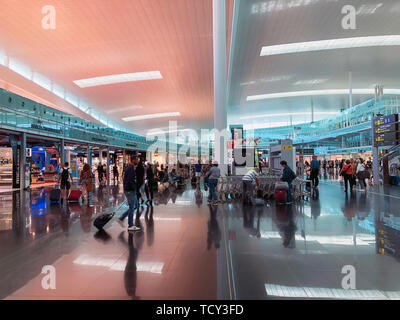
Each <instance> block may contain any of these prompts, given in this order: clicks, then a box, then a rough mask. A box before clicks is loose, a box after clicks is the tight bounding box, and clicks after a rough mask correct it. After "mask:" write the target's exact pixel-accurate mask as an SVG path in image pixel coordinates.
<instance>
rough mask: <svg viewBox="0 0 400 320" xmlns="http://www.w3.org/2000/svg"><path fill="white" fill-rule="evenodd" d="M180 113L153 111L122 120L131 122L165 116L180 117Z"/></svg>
mask: <svg viewBox="0 0 400 320" xmlns="http://www.w3.org/2000/svg"><path fill="white" fill-rule="evenodd" d="M180 115H181V114H180V113H179V112H167V113H153V114H144V115H141V116H133V117H126V118H122V120H123V121H126V122H130V121H138V120H147V119H156V118H165V117H179V116H180Z"/></svg>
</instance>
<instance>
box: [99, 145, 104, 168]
mask: <svg viewBox="0 0 400 320" xmlns="http://www.w3.org/2000/svg"><path fill="white" fill-rule="evenodd" d="M99 163H100V164H101V165H102V164H103V150H102V149H101V148H99Z"/></svg>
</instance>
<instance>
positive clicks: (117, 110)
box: [106, 106, 143, 114]
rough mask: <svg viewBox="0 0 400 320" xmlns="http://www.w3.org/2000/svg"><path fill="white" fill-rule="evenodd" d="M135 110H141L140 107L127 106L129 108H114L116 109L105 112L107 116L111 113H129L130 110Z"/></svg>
mask: <svg viewBox="0 0 400 320" xmlns="http://www.w3.org/2000/svg"><path fill="white" fill-rule="evenodd" d="M136 109H143V107H142V106H129V107H124V108H116V109H111V110H109V111H107V112H106V113H107V114H112V113H119V112H124V111H130V110H136Z"/></svg>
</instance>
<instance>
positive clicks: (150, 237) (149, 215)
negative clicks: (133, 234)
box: [144, 206, 154, 247]
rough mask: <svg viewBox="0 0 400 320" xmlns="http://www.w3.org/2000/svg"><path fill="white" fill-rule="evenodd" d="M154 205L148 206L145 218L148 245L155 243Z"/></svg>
mask: <svg viewBox="0 0 400 320" xmlns="http://www.w3.org/2000/svg"><path fill="white" fill-rule="evenodd" d="M153 211H154V207H153V206H150V207H147V208H146V213H145V215H144V219H145V222H146V240H147V245H148V246H149V247H151V246H152V245H153V243H154V219H153Z"/></svg>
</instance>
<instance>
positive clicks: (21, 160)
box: [17, 133, 26, 190]
mask: <svg viewBox="0 0 400 320" xmlns="http://www.w3.org/2000/svg"><path fill="white" fill-rule="evenodd" d="M19 157H20V158H19V159H18V160H17V161H19V172H17V174H19V186H20V189H21V190H23V189H25V170H26V169H25V166H26V133H22V134H21V149H20V154H19Z"/></svg>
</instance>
